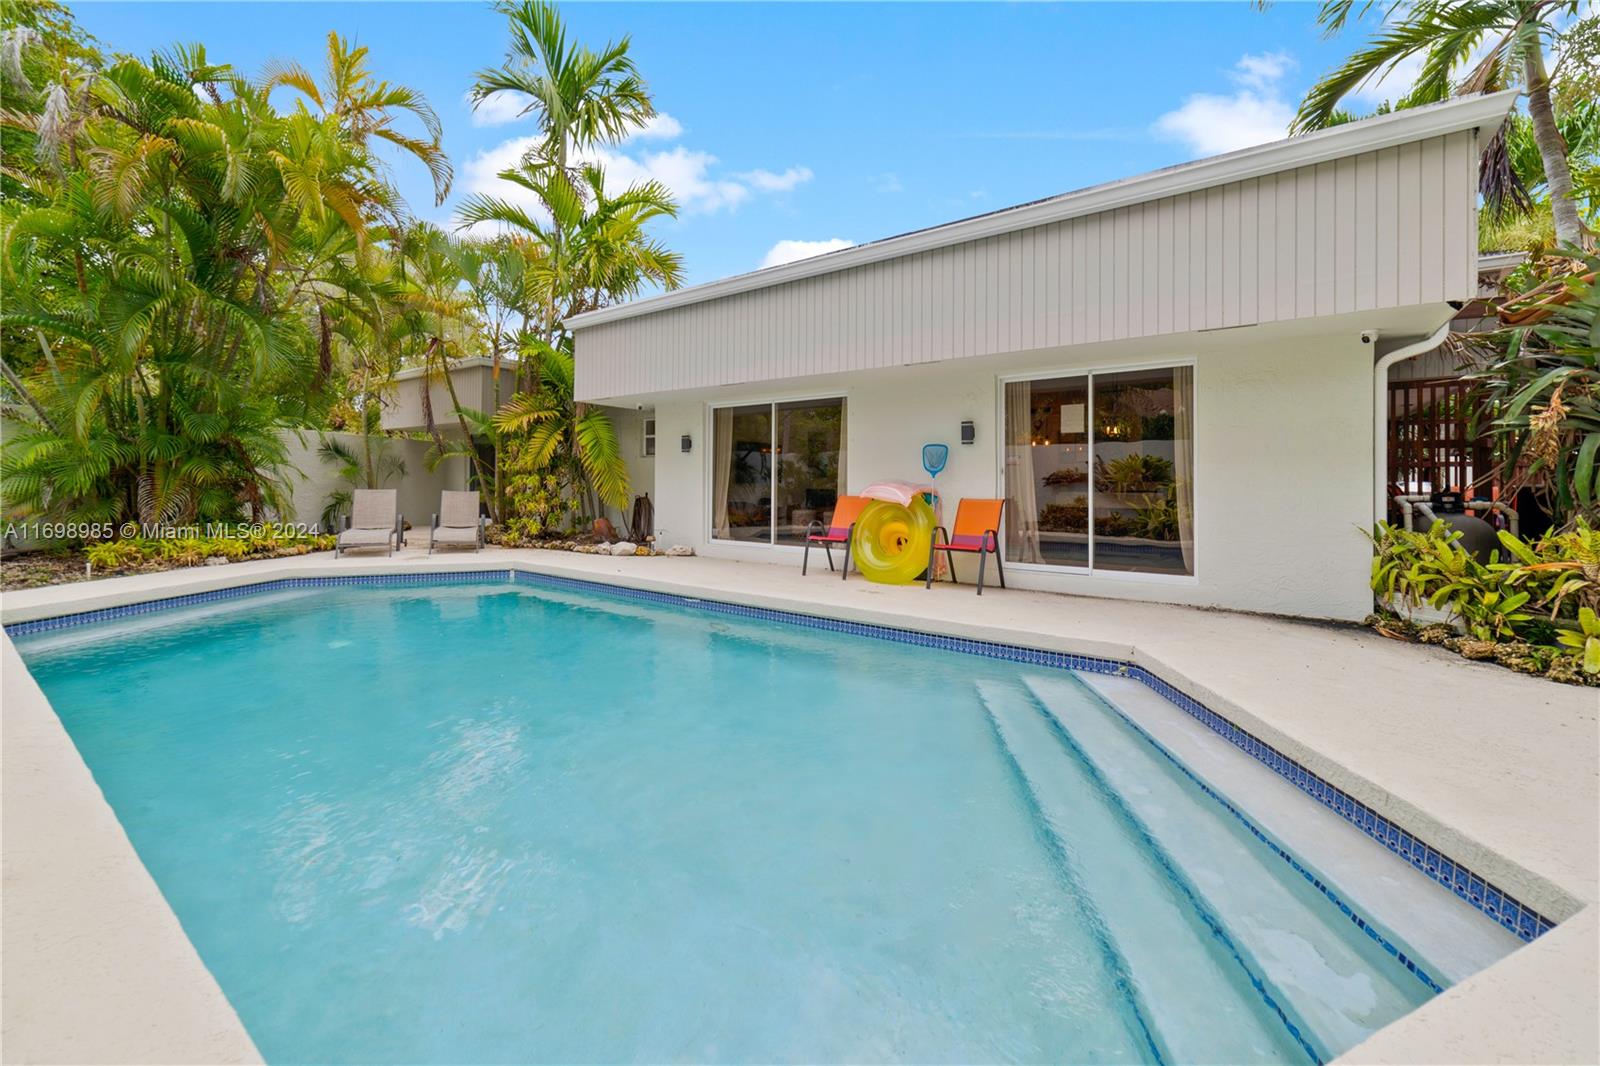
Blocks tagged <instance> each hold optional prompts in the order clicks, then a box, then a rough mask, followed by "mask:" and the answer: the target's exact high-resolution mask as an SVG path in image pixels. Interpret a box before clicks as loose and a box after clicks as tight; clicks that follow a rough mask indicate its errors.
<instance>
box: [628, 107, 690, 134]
mask: <svg viewBox="0 0 1600 1066" xmlns="http://www.w3.org/2000/svg"><path fill="white" fill-rule="evenodd" d="M681 136H683V123H681V122H679V121H678V120H677V119H675V118H673V117H672V116H671V115H669V114H667V113H666V112H665V111H657V112H656V113H655V114H653V115H651V116H650V117H649V118H647V119H645V120H644V125H643V126H641V127H639V128H638V129H636V130H634V131H633V132H632V133H630V134H628V137H627V139H628V140H630V141H675V140H677V139H678V138H679V137H681Z"/></svg>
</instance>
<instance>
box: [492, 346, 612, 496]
mask: <svg viewBox="0 0 1600 1066" xmlns="http://www.w3.org/2000/svg"><path fill="white" fill-rule="evenodd" d="M523 358H525V359H532V360H533V363H534V365H535V366H537V367H538V368H539V387H538V390H537V391H535V392H526V393H520V394H518V395H516V396H514V397H512V398H511V400H510V401H509V402H508V403H507V404H506V405H505V406H504V407H502V408H501V409H500V410H499V412H498V413H497V414H496V415H495V418H494V424H495V427H496V428H497V429H499V431H500V432H501V433H504V434H507V435H515V436H517V437H520V438H522V439H520V440H519V441H518V444H517V455H516V456H515V458H514V462H515V463H516V465H517V467H518V469H519V473H522V474H524V475H526V474H537V473H539V472H546V471H547V472H549V473H551V474H553V475H554V476H555V477H556V479H557V483H558V484H559V485H560V487H561V488H562V489H563V490H566V491H570V492H572V493H573V494H574V495H575V496H577V497H578V498H580V499H581V501H582V504H583V511H582V513H583V514H585V515H588V516H598V515H599V514H600V513H601V511H600V508H601V507H602V506H606V507H614V508H616V509H618V510H622V509H624V508H626V507H627V504H628V466H627V463H626V462H625V461H624V460H623V458H622V450H621V448H620V447H619V446H618V444H617V432H616V427H615V426H613V425H612V424H611V418H610V416H609V415H607V414H606V412H605V411H604V410H603V409H602V408H599V407H594V406H591V405H589V404H582V403H579V402H577V400H576V399H575V398H574V392H573V389H574V384H575V381H574V364H573V359H572V353H571V352H570V351H569V350H567V349H566V348H565V347H563V348H552V347H550V346H549V345H546V344H544V343H543V342H542V341H531V342H530V349H525V350H524V356H523Z"/></svg>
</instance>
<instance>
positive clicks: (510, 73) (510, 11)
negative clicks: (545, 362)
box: [472, 0, 655, 344]
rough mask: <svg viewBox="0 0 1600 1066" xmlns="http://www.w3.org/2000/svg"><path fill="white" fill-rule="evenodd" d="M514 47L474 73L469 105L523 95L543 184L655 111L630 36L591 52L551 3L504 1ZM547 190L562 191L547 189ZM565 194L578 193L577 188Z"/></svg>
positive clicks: (555, 325) (553, 243)
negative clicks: (532, 117) (534, 127)
mask: <svg viewBox="0 0 1600 1066" xmlns="http://www.w3.org/2000/svg"><path fill="white" fill-rule="evenodd" d="M497 9H498V10H499V11H500V12H501V13H502V14H504V15H505V16H506V20H507V22H508V23H509V26H510V30H511V46H510V48H508V49H507V51H506V60H505V63H503V64H502V65H501V66H499V67H493V68H489V69H486V70H481V71H479V72H478V74H477V77H476V80H475V81H474V83H473V86H472V99H473V103H474V106H476V105H477V104H480V103H482V102H483V101H484V100H488V99H490V98H492V97H494V96H495V95H497V94H499V93H512V94H515V96H516V98H517V99H518V100H524V99H525V100H526V101H527V103H526V104H525V105H524V107H523V113H524V114H526V113H529V112H533V113H535V114H536V115H537V117H538V123H539V134H540V140H539V144H538V146H537V147H536V148H535V149H534V151H532V152H530V153H529V156H530V160H534V161H536V162H537V163H542V164H545V165H548V167H549V168H550V171H551V173H550V174H549V175H547V176H546V178H545V179H544V180H545V183H546V184H547V185H551V184H553V183H554V182H557V181H561V180H567V179H568V178H569V168H570V167H571V164H572V155H573V153H574V152H575V151H581V150H583V149H586V148H592V147H593V146H595V145H597V144H611V143H615V142H617V141H620V140H622V139H623V138H625V137H626V136H627V135H628V134H629V133H630V132H632V131H633V130H635V129H638V128H640V127H642V126H643V125H644V124H645V122H646V121H648V120H649V119H650V117H651V116H653V115H654V114H655V107H654V105H653V104H652V103H651V100H650V91H649V89H648V88H647V87H646V86H645V83H644V79H643V78H641V77H640V76H639V72H638V69H637V68H636V67H635V66H634V63H633V59H632V58H631V57H630V56H629V55H628V51H629V48H630V47H631V42H630V40H629V39H628V38H627V37H624V38H622V40H620V41H609V42H607V43H606V45H605V47H604V48H602V49H601V50H600V51H598V52H596V51H594V50H592V49H590V48H589V47H587V46H586V45H583V44H579V43H577V42H575V41H569V40H568V39H567V29H566V24H565V22H564V21H563V19H562V18H561V13H560V12H559V11H558V10H557V9H556V7H555V5H554V4H550V3H546V2H544V0H501V2H500V3H499V5H498V8H497ZM549 195H552V196H559V195H562V194H561V193H560V192H559V191H557V190H554V189H551V190H550V191H549ZM569 195H576V191H575V190H574V192H573V193H572V194H569ZM547 244H548V245H549V247H550V249H552V250H553V252H554V254H555V255H556V257H557V258H559V257H560V256H561V253H562V249H563V248H564V246H565V244H566V232H565V230H564V228H563V223H562V222H561V221H560V220H559V219H558V220H555V222H554V225H553V227H552V229H551V230H550V233H549V240H548V242H547ZM544 311H545V315H544V322H543V324H542V326H543V329H544V330H545V339H546V340H547V341H548V342H549V343H551V344H556V343H559V329H560V325H559V323H560V319H559V318H558V317H557V312H556V307H555V301H554V300H547V301H546V302H545V304H544Z"/></svg>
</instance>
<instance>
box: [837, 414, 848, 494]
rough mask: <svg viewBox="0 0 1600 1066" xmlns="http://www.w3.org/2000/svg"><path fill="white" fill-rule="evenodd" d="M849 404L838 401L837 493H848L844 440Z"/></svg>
mask: <svg viewBox="0 0 1600 1066" xmlns="http://www.w3.org/2000/svg"><path fill="white" fill-rule="evenodd" d="M849 418H850V405H849V404H848V403H846V402H845V401H844V400H840V401H839V495H840V496H848V495H849V494H850V477H849V464H848V463H846V462H845V460H846V459H847V458H848V455H847V454H846V450H845V442H846V441H848V440H849V439H850V422H849Z"/></svg>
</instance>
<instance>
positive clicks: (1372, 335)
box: [1361, 329, 1378, 344]
mask: <svg viewBox="0 0 1600 1066" xmlns="http://www.w3.org/2000/svg"><path fill="white" fill-rule="evenodd" d="M1377 339H1378V331H1377V330H1375V329H1364V330H1362V331H1361V343H1362V344H1372V343H1374V342H1375V341H1377Z"/></svg>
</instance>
